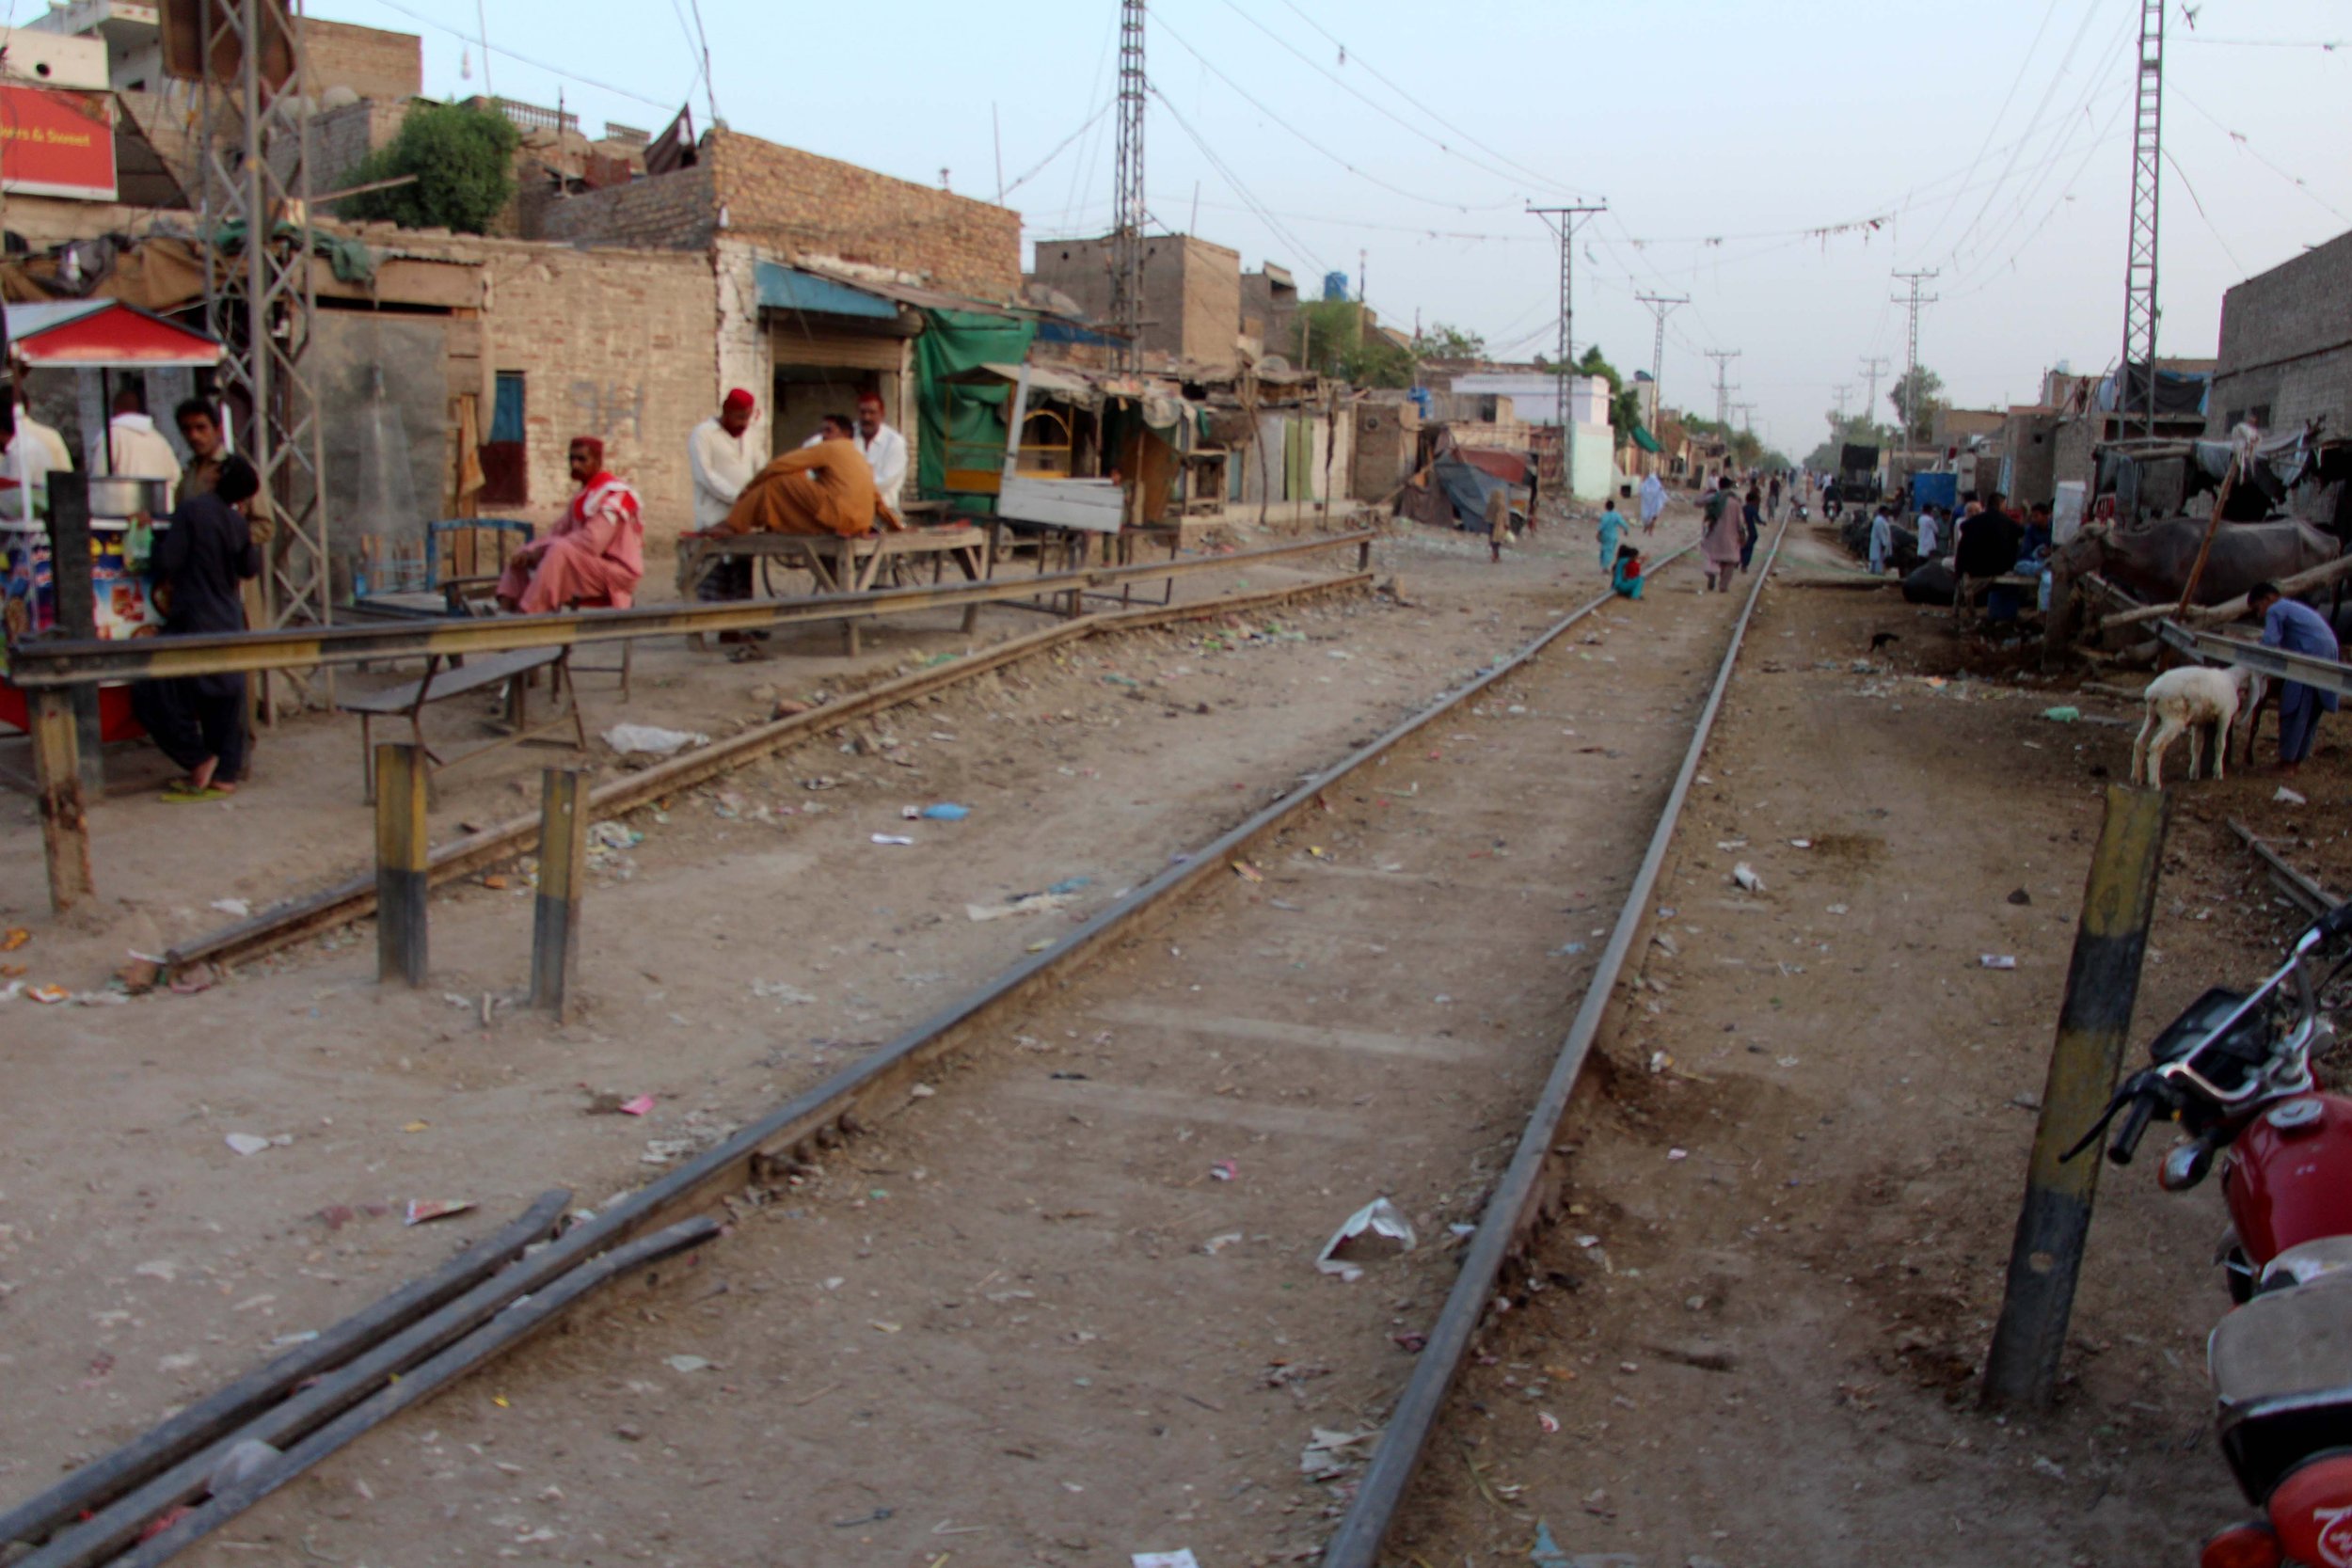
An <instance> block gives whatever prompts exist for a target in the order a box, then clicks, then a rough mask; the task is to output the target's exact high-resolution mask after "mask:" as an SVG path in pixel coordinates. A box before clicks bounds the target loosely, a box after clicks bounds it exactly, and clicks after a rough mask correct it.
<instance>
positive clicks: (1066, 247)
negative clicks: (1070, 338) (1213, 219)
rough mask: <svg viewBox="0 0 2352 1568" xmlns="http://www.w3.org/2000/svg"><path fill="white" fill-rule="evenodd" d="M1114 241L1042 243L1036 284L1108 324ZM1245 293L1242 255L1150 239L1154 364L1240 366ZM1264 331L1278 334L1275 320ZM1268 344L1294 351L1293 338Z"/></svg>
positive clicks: (1148, 340)
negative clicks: (1042, 285)
mask: <svg viewBox="0 0 2352 1568" xmlns="http://www.w3.org/2000/svg"><path fill="white" fill-rule="evenodd" d="M1114 239H1115V236H1112V235H1107V234H1106V235H1104V236H1103V237H1102V238H1101V239H1096V240H1054V241H1050V242H1047V241H1041V242H1040V243H1039V245H1038V246H1037V257H1036V265H1035V266H1034V267H1033V268H1032V269H1031V270H1030V272H1029V275H1028V276H1029V279H1030V280H1031V281H1032V282H1036V283H1042V284H1044V285H1046V286H1047V287H1049V288H1053V289H1057V290H1059V291H1060V292H1061V293H1065V294H1067V295H1069V296H1070V297H1071V298H1072V299H1074V300H1076V301H1077V302H1078V304H1079V306H1080V307H1081V308H1082V309H1085V311H1086V312H1087V314H1088V315H1089V316H1091V317H1093V318H1094V319H1095V320H1097V321H1105V322H1106V321H1108V320H1109V319H1110V312H1111V267H1112V264H1113V261H1112V259H1113V255H1114V251H1115V246H1114ZM1277 270H1278V271H1279V269H1277ZM1252 276H1253V277H1263V276H1264V275H1263V274H1253V275H1252ZM1285 276H1287V275H1285ZM1269 290H1270V286H1269ZM1242 294H1243V285H1242V274H1241V252H1240V251H1238V250H1233V249H1231V248H1229V247H1227V246H1225V245H1214V244H1212V243H1210V242H1209V241H1207V240H1203V239H1199V238H1196V237H1194V236H1193V235H1190V234H1148V235H1146V236H1145V237H1144V240H1143V310H1142V315H1143V353H1144V356H1145V358H1146V359H1147V361H1150V362H1152V363H1154V364H1160V365H1164V364H1166V363H1168V362H1169V361H1174V362H1176V363H1179V364H1184V365H1187V366H1200V367H1203V368H1224V367H1230V366H1232V365H1233V364H1235V363H1236V362H1237V361H1238V357H1239V356H1238V351H1237V348H1236V345H1235V339H1237V338H1239V337H1241V336H1244V335H1245V334H1246V328H1245V326H1244V324H1243V320H1242V316H1243V310H1242ZM1289 297H1290V302H1291V306H1292V309H1294V310H1295V309H1296V302H1297V297H1298V291H1297V289H1296V288H1295V287H1293V288H1291V289H1290V291H1289ZM1269 299H1271V293H1270V292H1269ZM1263 325H1266V326H1267V329H1268V330H1271V329H1272V325H1273V324H1272V322H1271V320H1270V319H1268V320H1266V321H1265V322H1264V324H1263ZM1261 341H1263V342H1264V343H1265V347H1266V349H1267V350H1268V351H1269V352H1271V353H1275V354H1288V353H1289V352H1290V344H1289V342H1288V341H1287V339H1285V340H1282V341H1267V340H1265V339H1263V338H1262V339H1261Z"/></svg>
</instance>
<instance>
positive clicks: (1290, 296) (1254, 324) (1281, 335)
mask: <svg viewBox="0 0 2352 1568" xmlns="http://www.w3.org/2000/svg"><path fill="white" fill-rule="evenodd" d="M1241 335H1242V336H1243V337H1245V338H1249V339H1254V340H1255V341H1257V343H1258V345H1259V348H1260V350H1261V352H1263V353H1266V354H1279V355H1282V356H1289V355H1290V354H1291V353H1292V352H1293V350H1292V347H1291V345H1292V344H1293V343H1294V342H1295V341H1297V338H1298V283H1297V280H1296V279H1295V278H1294V277H1291V275H1290V269H1289V268H1287V267H1278V266H1276V265H1275V264H1274V263H1273V262H1271V261H1268V262H1267V263H1266V264H1265V265H1264V266H1263V267H1260V268H1259V269H1258V270H1257V271H1256V272H1246V273H1243V274H1242V275H1241Z"/></svg>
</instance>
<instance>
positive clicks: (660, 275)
mask: <svg viewBox="0 0 2352 1568" xmlns="http://www.w3.org/2000/svg"><path fill="white" fill-rule="evenodd" d="M384 232H386V233H396V234H397V235H398V236H399V242H400V244H401V245H402V246H403V248H405V249H407V250H409V251H412V252H414V253H417V254H420V255H429V256H444V257H447V258H450V259H452V260H457V261H480V262H481V263H483V270H484V280H483V288H482V308H481V314H480V316H479V317H478V318H477V319H478V320H479V322H480V328H481V332H480V352H481V360H480V365H481V387H480V391H481V398H482V404H481V406H482V420H483V423H484V426H485V431H486V427H487V425H488V423H489V420H490V415H491V411H492V408H493V406H494V400H495V396H496V383H497V375H498V372H501V371H519V372H522V374H523V417H524V428H525V431H526V442H527V447H526V456H527V458H528V461H529V472H530V484H531V500H530V503H529V504H528V505H524V506H517V507H494V508H485V512H489V513H491V514H493V515H501V516H514V517H522V518H526V519H528V520H530V521H532V522H536V523H540V524H543V525H544V524H547V523H550V522H552V521H554V519H555V518H556V517H557V516H558V515H560V514H561V512H562V510H563V507H564V504H565V503H566V502H567V501H568V500H569V499H570V497H571V493H572V483H571V477H570V474H569V472H568V470H567V469H566V467H565V454H566V451H567V448H568V446H569V443H570V441H571V438H572V437H573V436H596V437H598V438H600V439H601V440H602V441H603V442H604V443H605V462H606V465H607V466H608V467H611V468H612V471H613V472H614V473H616V474H619V475H620V476H621V477H622V478H624V479H626V480H628V482H629V483H632V484H634V485H636V486H637V489H638V492H639V493H640V494H641V495H642V496H643V497H644V502H645V535H646V538H647V540H648V542H649V543H665V542H667V541H669V540H672V539H675V537H676V535H677V534H678V533H679V532H680V531H683V530H685V529H688V528H691V527H692V526H693V491H692V483H691V479H690V478H689V475H688V471H687V466H686V437H687V434H688V432H690V431H691V430H692V429H693V428H694V426H695V425H697V424H699V423H700V422H701V421H702V420H706V419H707V418H709V417H710V415H711V414H712V413H714V412H716V411H717V408H718V398H719V390H718V379H719V375H718V370H719V367H718V347H717V342H716V338H715V334H714V331H713V324H714V323H715V321H716V320H717V313H718V299H717V293H716V290H715V285H714V282H713V278H712V272H711V261H710V258H709V257H708V256H706V255H700V254H696V253H693V252H691V251H672V250H624V249H619V248H612V249H596V250H574V249H569V248H566V247H564V246H559V245H533V244H530V243H528V242H525V241H517V240H495V239H476V238H472V237H469V236H465V235H450V236H439V235H436V234H434V233H433V232H432V231H430V230H386V231H384ZM362 237H363V238H366V239H369V240H370V241H371V242H373V243H380V242H381V236H380V235H379V234H378V233H377V232H376V231H375V230H373V228H371V229H369V230H362ZM658 586H659V585H657V587H658ZM649 591H650V590H649Z"/></svg>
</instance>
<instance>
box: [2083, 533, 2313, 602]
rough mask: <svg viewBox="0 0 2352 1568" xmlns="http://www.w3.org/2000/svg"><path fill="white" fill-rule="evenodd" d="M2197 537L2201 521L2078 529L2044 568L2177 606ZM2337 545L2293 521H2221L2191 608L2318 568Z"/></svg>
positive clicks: (2199, 538)
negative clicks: (2094, 578)
mask: <svg viewBox="0 0 2352 1568" xmlns="http://www.w3.org/2000/svg"><path fill="white" fill-rule="evenodd" d="M2204 537H2205V520H2204V519H2203V518H2201V517H2166V518H2162V519H2159V520H2157V521H2153V522H2147V523H2141V524H2138V525H2137V526H2136V527H2131V528H2113V527H2110V526H2108V525H2106V524H2104V523H2085V524H2084V525H2083V527H2082V531H2081V532H2080V533H2077V534H2076V535H2075V536H2074V538H2073V539H2072V540H2070V541H2068V542H2067V544H2066V545H2065V546H2063V547H2061V548H2060V549H2058V550H2057V551H2056V552H2055V553H2053V554H2052V556H2051V558H2050V566H2051V569H2052V571H2053V572H2054V573H2055V574H2056V575H2058V576H2059V577H2062V578H2069V579H2072V578H2079V577H2081V576H2082V575H2083V574H2084V573H2086V572H2097V573H2099V574H2100V575H2101V576H2103V577H2105V578H2107V579H2108V580H2109V581H2110V582H2115V583H2120V584H2121V585H2122V586H2123V587H2125V588H2128V589H2130V590H2131V591H2132V592H2133V593H2134V594H2137V595H2138V596H2139V597H2141V598H2143V599H2146V600H2148V601H2150V602H2151V603H2157V602H2161V601H2164V600H2167V599H2171V600H2178V599H2179V598H2180V596H2181V589H2182V587H2183V586H2184V585H2185V584H2186V583H2187V581H2188V574H2189V569H2190V568H2191V567H2193V566H2194V565H2196V563H2197V549H2198V546H2200V545H2201V544H2202V543H2203V541H2204ZM2338 547H2339V546H2338V544H2337V541H2336V539H2335V537H2334V536H2333V535H2332V534H2327V533H2322V532H2321V531H2319V530H2317V529H2315V528H2313V527H2312V526H2311V525H2310V524H2309V523H2304V522H2299V521H2296V519H2294V518H2282V519H2280V520H2279V521H2277V522H2269V523H2223V524H2222V525H2221V528H2220V531H2218V532H2217V533H2216V534H2215V535H2214V539H2213V553H2212V555H2211V556H2210V557H2208V558H2207V560H2206V562H2205V571H2204V575H2203V576H2202V577H2200V578H2198V579H2197V594H2196V602H2197V603H2199V604H2201V605H2214V604H2220V603H2221V602H2222V601H2223V600H2225V599H2234V598H2236V597H2237V596H2238V595H2239V594H2243V593H2245V592H2246V591H2247V590H2248V589H2249V588H2251V587H2253V586H2254V584H2256V583H2258V582H2262V581H2264V580H2265V579H2269V580H2276V579H2278V578H2286V577H2293V576H2294V575H2295V574H2296V573H2297V572H2307V571H2309V570H2311V569H2312V567H2314V566H2322V565H2325V564H2327V563H2328V562H2330V561H2333V560H2334V559H2335V558H2336V554H2337V550H2338Z"/></svg>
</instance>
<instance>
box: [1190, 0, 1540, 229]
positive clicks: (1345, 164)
mask: <svg viewBox="0 0 2352 1568" xmlns="http://www.w3.org/2000/svg"><path fill="white" fill-rule="evenodd" d="M1159 30H1160V31H1161V32H1162V33H1164V34H1166V35H1167V36H1168V38H1169V39H1170V40H1173V41H1174V42H1175V44H1176V46H1177V47H1178V48H1180V49H1182V50H1184V53H1185V54H1187V55H1191V56H1192V57H1193V58H1194V59H1196V60H1199V61H1200V64H1201V67H1202V69H1204V70H1206V71H1208V73H1209V74H1210V75H1212V76H1214V77H1216V79H1217V80H1218V81H1220V82H1222V83H1224V84H1225V85H1226V86H1227V87H1231V88H1232V90H1233V91H1234V92H1235V93H1237V94H1239V95H1240V97H1241V98H1242V100H1243V102H1245V103H1248V104H1249V105H1250V107H1252V108H1254V109H1256V110H1257V111H1258V112H1259V113H1260V114H1262V115H1263V116H1265V117H1266V119H1270V120H1272V121H1273V122H1274V123H1275V124H1277V125H1279V126H1280V127H1281V128H1282V129H1283V130H1285V131H1287V132H1289V133H1290V134H1291V135H1293V136H1295V137H1296V138H1297V139H1298V140H1299V141H1300V142H1301V143H1303V144H1305V145H1306V146H1307V147H1309V148H1311V149H1312V150H1314V151H1316V152H1318V153H1320V154H1322V155H1323V156H1324V157H1326V158H1328V159H1329V160H1330V161H1331V162H1333V163H1335V164H1337V165H1339V166H1340V167H1342V168H1343V169H1345V170H1347V172H1348V173H1350V174H1352V175H1354V176H1356V178H1358V179H1359V180H1361V181H1364V182H1366V183H1368V184H1373V185H1377V186H1379V187H1380V188H1381V189H1382V190H1384V191H1387V192H1388V193H1389V194H1390V195H1391V196H1401V197H1403V198H1406V200H1407V201H1419V202H1422V203H1423V204H1425V205H1427V206H1431V207H1444V208H1447V209H1450V210H1451V211H1454V212H1457V213H1469V212H1477V211H1495V210H1498V209H1500V208H1502V207H1504V206H1508V205H1509V204H1510V203H1509V202H1496V203H1493V204H1492V205H1490V206H1486V207H1479V206H1475V205H1473V204H1471V203H1469V202H1464V201H1459V200H1449V199H1447V198H1442V197H1434V196H1423V195H1422V193H1421V192H1419V191H1408V190H1406V188H1405V187H1404V186H1402V185H1399V184H1395V183H1392V182H1390V181H1387V180H1383V179H1381V178H1380V177H1379V176H1378V175H1376V174H1373V173H1370V172H1368V171H1366V170H1365V169H1362V168H1360V167H1359V166H1356V165H1355V164H1353V163H1350V162H1349V161H1348V160H1347V159H1346V158H1345V157H1343V155H1341V154H1340V153H1337V152H1334V151H1332V150H1330V149H1329V148H1327V147H1326V146H1324V145H1323V144H1322V143H1321V142H1319V141H1317V140H1315V139H1314V138H1313V137H1312V136H1311V135H1307V133H1306V132H1304V131H1301V130H1300V129H1299V128H1298V127H1297V126H1295V125H1293V124H1292V123H1291V122H1290V121H1289V120H1287V119H1283V118H1282V117H1281V116H1280V115H1279V114H1276V113H1275V112H1274V111H1273V110H1272V109H1270V108H1268V107H1267V106H1266V104H1265V103H1264V101H1263V100H1262V99H1260V98H1259V97H1258V96H1257V95H1256V94H1254V93H1252V92H1251V91H1250V90H1249V89H1248V88H1247V87H1243V86H1242V85H1241V84H1240V83H1239V82H1236V81H1234V80H1233V79H1232V77H1231V76H1229V75H1227V74H1226V73H1225V70H1224V68H1223V67H1222V66H1219V65H1218V64H1217V63H1216V61H1214V60H1212V59H1210V58H1209V57H1208V56H1207V55H1203V54H1202V53H1200V50H1198V49H1195V48H1194V47H1193V46H1192V45H1191V44H1190V43H1188V42H1186V41H1185V40H1184V35H1183V34H1181V33H1179V32H1177V31H1176V29H1175V28H1173V27H1171V26H1169V25H1168V19H1167V18H1166V17H1164V16H1163V17H1160V19H1159ZM1154 90H1155V91H1156V90H1157V89H1154ZM1159 97H1160V102H1161V103H1167V102H1168V98H1167V95H1166V94H1164V93H1163V94H1160V95H1159ZM1512 199H1513V200H1517V199H1518V198H1516V197H1515V198H1512Z"/></svg>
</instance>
